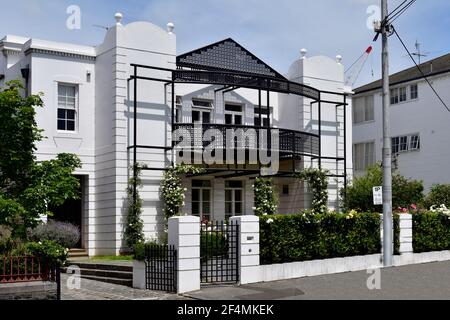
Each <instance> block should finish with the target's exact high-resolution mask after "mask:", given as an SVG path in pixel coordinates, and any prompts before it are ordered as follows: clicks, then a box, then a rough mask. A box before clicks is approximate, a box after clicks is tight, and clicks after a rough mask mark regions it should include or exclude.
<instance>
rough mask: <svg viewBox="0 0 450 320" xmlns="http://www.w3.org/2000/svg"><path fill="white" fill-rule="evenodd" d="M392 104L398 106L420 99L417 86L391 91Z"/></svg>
mask: <svg viewBox="0 0 450 320" xmlns="http://www.w3.org/2000/svg"><path fill="white" fill-rule="evenodd" d="M390 93H391V104H397V103H400V102H405V101H408V100H413V99H417V98H418V90H417V84H413V85H410V86H404V87H398V88H394V89H391V90H390Z"/></svg>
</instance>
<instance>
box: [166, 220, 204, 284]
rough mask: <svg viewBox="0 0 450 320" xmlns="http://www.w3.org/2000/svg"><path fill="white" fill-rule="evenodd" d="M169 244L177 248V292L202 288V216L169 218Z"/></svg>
mask: <svg viewBox="0 0 450 320" xmlns="http://www.w3.org/2000/svg"><path fill="white" fill-rule="evenodd" d="M169 245H174V246H175V250H177V260H178V261H177V270H178V271H177V292H178V293H184V292H190V291H196V290H200V218H199V217H195V216H179V217H172V218H169Z"/></svg>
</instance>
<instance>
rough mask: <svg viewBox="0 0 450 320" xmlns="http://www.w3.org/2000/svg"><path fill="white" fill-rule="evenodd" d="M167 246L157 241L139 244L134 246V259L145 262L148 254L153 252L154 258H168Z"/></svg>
mask: <svg viewBox="0 0 450 320" xmlns="http://www.w3.org/2000/svg"><path fill="white" fill-rule="evenodd" d="M166 248H167V245H165V244H160V243H158V242H157V241H148V242H145V243H144V242H139V243H136V245H135V246H134V253H133V259H134V260H139V261H144V260H145V259H146V258H147V252H149V251H151V252H152V254H153V256H152V257H153V258H165V257H166V256H167V250H166Z"/></svg>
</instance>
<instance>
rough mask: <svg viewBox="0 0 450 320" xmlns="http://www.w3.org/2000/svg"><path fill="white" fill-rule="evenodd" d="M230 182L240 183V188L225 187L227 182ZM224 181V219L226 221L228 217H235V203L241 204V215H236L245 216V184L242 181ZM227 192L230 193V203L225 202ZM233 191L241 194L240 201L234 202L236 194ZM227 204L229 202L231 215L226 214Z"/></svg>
mask: <svg viewBox="0 0 450 320" xmlns="http://www.w3.org/2000/svg"><path fill="white" fill-rule="evenodd" d="M228 181H229V182H232V181H240V182H241V183H242V187H239V188H237V187H227V182H228ZM228 181H225V188H224V190H225V193H224V204H225V208H224V209H225V210H224V212H225V219H228V218H230V217H234V216H236V202H240V203H241V213H238V215H245V182H244V181H242V180H228ZM227 191H231V201H227V195H226V194H227ZM235 191H240V192H241V201H236V194H235ZM227 202H231V213H227Z"/></svg>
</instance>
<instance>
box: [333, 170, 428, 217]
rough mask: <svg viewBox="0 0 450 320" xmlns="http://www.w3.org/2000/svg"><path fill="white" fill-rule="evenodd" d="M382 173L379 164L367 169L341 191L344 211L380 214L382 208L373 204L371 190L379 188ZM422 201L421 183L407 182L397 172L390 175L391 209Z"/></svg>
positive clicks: (406, 206)
mask: <svg viewBox="0 0 450 320" xmlns="http://www.w3.org/2000/svg"><path fill="white" fill-rule="evenodd" d="M382 182H383V171H382V167H381V166H380V165H379V164H376V165H374V166H372V167H369V168H368V169H367V171H366V174H365V175H364V176H361V177H356V178H354V179H353V181H352V183H351V184H350V185H349V186H347V189H341V190H340V194H341V198H342V206H343V209H344V210H352V209H354V210H359V211H370V212H380V211H381V210H382V207H381V206H379V205H377V206H376V205H374V204H373V195H372V188H373V187H376V186H381V185H382ZM422 199H423V183H422V182H421V181H417V180H408V179H406V178H405V177H403V176H402V175H400V174H399V173H398V172H393V174H392V208H393V209H397V208H399V207H401V208H409V206H410V205H411V204H418V203H420V202H421V201H422Z"/></svg>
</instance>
